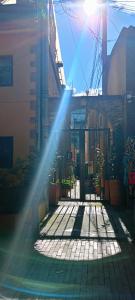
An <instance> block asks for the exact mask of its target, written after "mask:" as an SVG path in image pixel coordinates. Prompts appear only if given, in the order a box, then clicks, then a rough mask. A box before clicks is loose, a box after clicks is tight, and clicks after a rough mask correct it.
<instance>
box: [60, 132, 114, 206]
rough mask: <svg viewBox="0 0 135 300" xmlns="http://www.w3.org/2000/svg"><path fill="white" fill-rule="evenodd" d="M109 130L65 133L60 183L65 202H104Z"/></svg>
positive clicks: (62, 141)
mask: <svg viewBox="0 0 135 300" xmlns="http://www.w3.org/2000/svg"><path fill="white" fill-rule="evenodd" d="M109 144H110V143H109V129H108V128H102V129H97V128H91V129H68V130H62V132H61V134H60V137H59V145H58V151H57V159H56V160H57V176H56V177H57V182H59V183H60V186H61V198H62V199H63V200H70V199H72V200H81V201H100V200H104V180H105V176H106V172H107V166H108V159H109Z"/></svg>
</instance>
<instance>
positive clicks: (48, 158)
mask: <svg viewBox="0 0 135 300" xmlns="http://www.w3.org/2000/svg"><path fill="white" fill-rule="evenodd" d="M86 23H87V20H86V21H85V22H84V26H83V28H82V33H81V36H80V40H79V42H78V46H77V49H76V54H75V57H74V59H73V62H72V67H71V70H70V73H69V76H68V82H72V78H73V76H74V74H75V72H76V71H77V66H78V55H79V53H80V51H81V47H82V45H83V40H84V36H85V33H86V26H87V24H86ZM70 99H71V92H69V91H68V90H65V92H64V94H63V97H62V99H61V103H60V107H59V109H58V113H57V115H56V118H55V121H54V125H53V128H52V130H51V133H50V136H49V139H48V142H47V145H46V148H45V150H44V152H43V155H42V158H41V162H40V165H39V168H38V170H37V174H36V176H35V179H34V181H33V183H32V184H31V188H30V192H29V194H28V196H27V198H26V199H25V204H24V209H23V212H22V214H21V217H20V220H19V222H18V224H17V227H16V231H15V233H14V237H13V239H12V242H11V245H10V254H9V255H8V256H6V259H5V261H4V263H3V267H2V271H1V285H2V284H3V286H5V284H6V283H7V282H6V280H7V275H8V274H12V271H13V270H15V269H16V270H18V268H19V267H18V266H17V265H16V253H19V251H23V252H24V255H25V250H24V249H26V258H27V256H28V254H29V253H30V252H29V251H31V243H34V242H33V240H34V236H35V235H36V232H38V223H39V222H38V203H39V201H40V199H41V198H42V196H43V195H44V198H45V199H46V202H47V190H48V174H49V170H50V168H51V165H52V163H53V161H54V159H55V155H56V151H57V147H58V143H59V139H60V135H61V130H62V126H63V123H64V120H65V117H66V112H67V109H68V106H69V103H70ZM56 132H57V139H56ZM30 211H31V212H32V213H31V219H30V221H29V215H30ZM21 241H22V242H21ZM27 260H28V259H25V263H24V262H23V263H22V270H23V272H24V273H25V271H26V270H27ZM16 270H15V271H16Z"/></svg>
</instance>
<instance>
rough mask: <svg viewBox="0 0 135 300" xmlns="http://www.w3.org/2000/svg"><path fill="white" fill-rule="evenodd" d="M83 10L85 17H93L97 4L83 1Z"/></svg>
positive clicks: (87, 0) (88, 0)
mask: <svg viewBox="0 0 135 300" xmlns="http://www.w3.org/2000/svg"><path fill="white" fill-rule="evenodd" d="M83 9H84V12H85V14H86V15H88V16H89V15H94V14H96V12H97V10H98V3H97V1H96V0H85V2H84V5H83Z"/></svg>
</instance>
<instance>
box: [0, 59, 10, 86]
mask: <svg viewBox="0 0 135 300" xmlns="http://www.w3.org/2000/svg"><path fill="white" fill-rule="evenodd" d="M2 58H3V59H5V60H6V59H9V63H7V64H5V66H3V68H4V67H8V68H10V69H9V71H8V77H7V78H4V80H1V76H0V87H11V86H13V55H0V60H1V59H2ZM1 68H2V66H1V63H0V72H1Z"/></svg>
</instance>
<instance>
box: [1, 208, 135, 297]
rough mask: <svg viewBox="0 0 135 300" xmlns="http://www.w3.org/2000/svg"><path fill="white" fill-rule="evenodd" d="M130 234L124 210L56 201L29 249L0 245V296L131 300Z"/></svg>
mask: <svg viewBox="0 0 135 300" xmlns="http://www.w3.org/2000/svg"><path fill="white" fill-rule="evenodd" d="M132 235H133V223H132V214H131V211H129V210H116V209H113V208H111V207H109V206H108V205H105V204H104V205H103V204H101V203H95V202H91V203H90V202H86V203H81V202H60V203H59V206H58V207H57V208H56V210H55V211H53V212H52V213H50V215H49V217H48V218H47V219H46V220H45V222H44V224H42V228H41V232H40V237H39V238H38V239H37V240H36V242H35V244H34V250H32V251H31V250H30V249H29V251H28V249H25V247H24V246H21V247H20V248H18V249H19V250H18V252H17V251H15V253H14V251H13V249H12V247H8V246H6V242H5V243H4V242H3V244H1V247H0V257H1V281H0V282H1V284H0V285H1V288H0V299H33V298H34V299H59V300H65V299H77V300H79V299H82V300H85V299H91V300H112V299H113V300H134V299H135V245H134V244H133V243H132V242H131V237H132ZM9 257H11V259H10V260H9V261H8V258H9ZM3 262H5V265H4V266H5V267H4V268H3V267H2V263H3ZM9 262H10V263H9ZM6 264H7V266H6Z"/></svg>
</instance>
